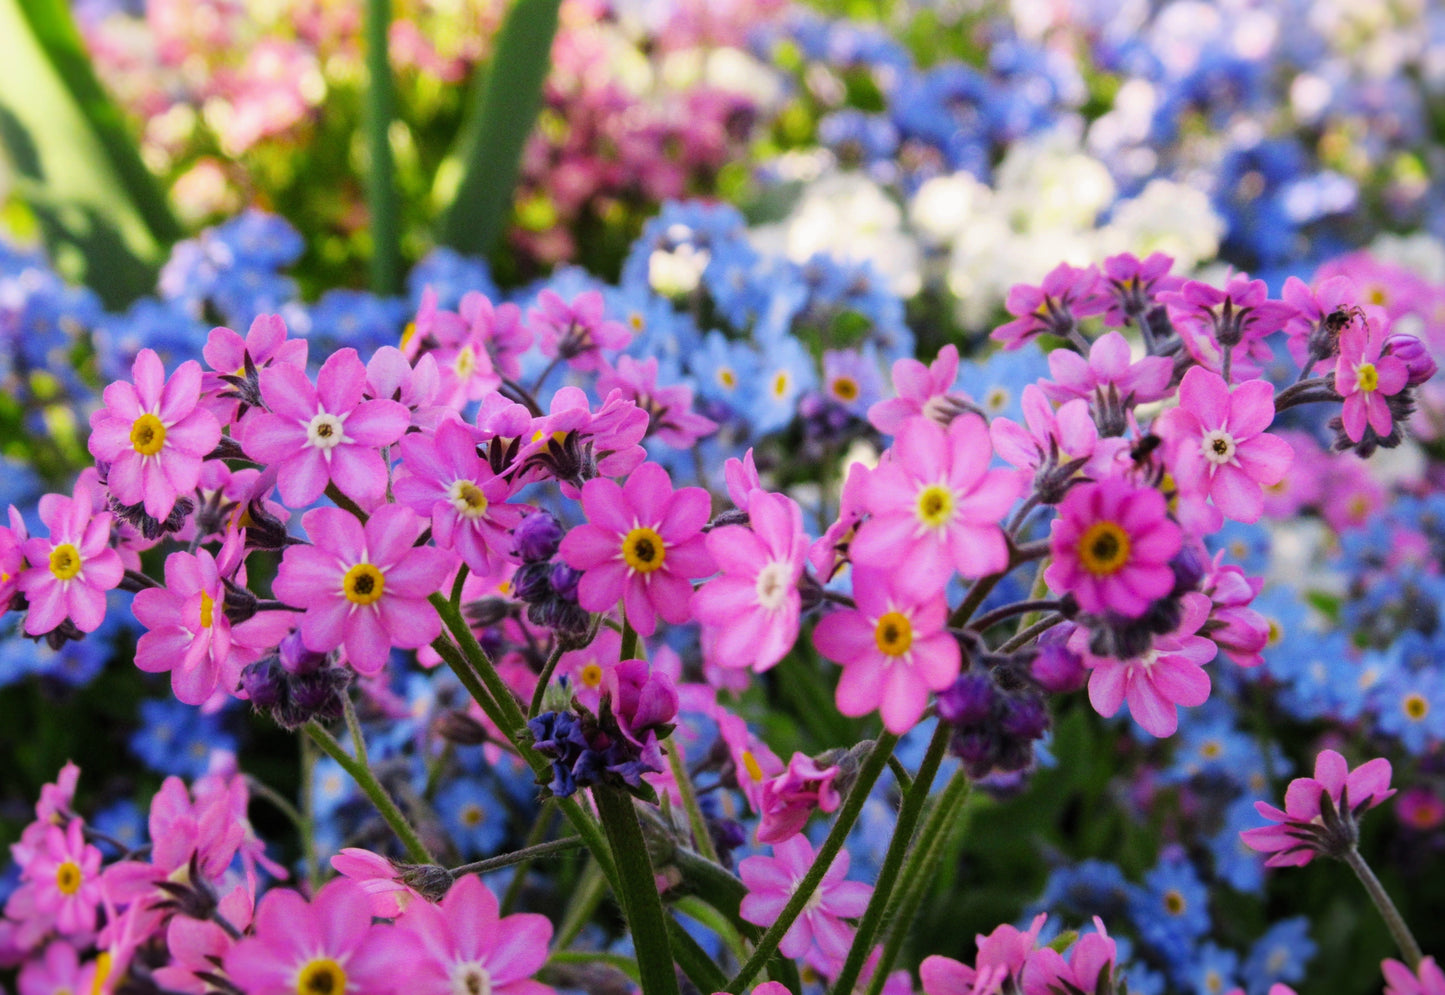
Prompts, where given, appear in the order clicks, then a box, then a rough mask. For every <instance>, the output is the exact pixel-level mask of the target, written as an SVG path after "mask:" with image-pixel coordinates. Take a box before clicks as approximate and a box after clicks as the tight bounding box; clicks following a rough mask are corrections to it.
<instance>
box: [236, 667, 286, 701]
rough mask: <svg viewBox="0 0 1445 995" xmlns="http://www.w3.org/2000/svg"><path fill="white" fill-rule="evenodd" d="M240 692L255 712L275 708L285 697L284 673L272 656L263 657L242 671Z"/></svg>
mask: <svg viewBox="0 0 1445 995" xmlns="http://www.w3.org/2000/svg"><path fill="white" fill-rule="evenodd" d="M241 690H242V691H244V692H245V694H246V697H247V698H248V699H250V701H251V706H252V707H253V708H255V709H256V710H257V711H265V710H267V709H271V708H275V707H276V706H277V705H279V704H281V701H282V700H283V699H284V698H285V697H286V672H285V671H284V670H282V669H281V667H280V665H279V664H278V663H277V662H276V658H275V657H274V656H268V657H263V658H262V659H260V660H257V661H255V662H254V663H248V664H246V666H245V668H244V669H242V671H241Z"/></svg>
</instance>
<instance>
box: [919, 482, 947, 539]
mask: <svg viewBox="0 0 1445 995" xmlns="http://www.w3.org/2000/svg"><path fill="white" fill-rule="evenodd" d="M952 518H953V492H952V491H951V490H949V489H948V488H947V487H944V486H943V485H942V484H929V485H928V486H927V487H925V488H923V490H921V491H919V492H918V520H919V521H920V522H922V523H923V524H924V525H926V526H928V527H929V528H930V529H937V528H941V527H942V526H944V525H947V524H948V522H949V520H950V519H952Z"/></svg>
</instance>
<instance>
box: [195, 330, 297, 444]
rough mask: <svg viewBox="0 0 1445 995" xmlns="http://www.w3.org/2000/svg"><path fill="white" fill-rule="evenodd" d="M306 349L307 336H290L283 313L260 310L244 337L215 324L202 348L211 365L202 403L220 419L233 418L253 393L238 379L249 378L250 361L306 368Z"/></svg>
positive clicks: (254, 364)
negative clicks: (299, 337)
mask: <svg viewBox="0 0 1445 995" xmlns="http://www.w3.org/2000/svg"><path fill="white" fill-rule="evenodd" d="M306 352H307V342H306V340H305V339H288V338H287V337H286V322H285V320H283V319H282V317H281V316H280V315H279V314H258V315H257V316H256V317H255V319H254V320H253V321H252V322H251V327H250V329H248V330H247V332H246V337H245V338H244V339H243V338H241V336H240V335H238V334H237V333H236V332H234V331H232V330H231V329H229V328H224V327H222V328H213V329H211V334H210V335H209V336H208V337H207V338H206V344H205V346H204V347H203V348H202V349H201V355H202V356H203V357H204V358H205V360H206V364H207V365H208V366H210V368H211V370H210V371H209V372H207V373H205V374H203V375H202V377H201V391H202V393H203V394H204V395H205V398H204V400H203V401H202V403H204V404H206V406H207V407H208V408H209V409H210V411H211V412H212V413H213V414H214V415H215V416H216V417H217V418H218V419H220V420H221V421H223V422H229V421H231V420H233V419H234V418H235V416H236V413H237V410H238V409H239V408H241V407H242V403H243V399H245V398H247V396H248V393H249V392H248V391H247V389H246V387H245V385H243V384H238V383H237V382H236V381H237V379H238V378H239V379H240V380H243V381H244V380H246V379H248V375H247V369H246V367H247V364H249V365H250V366H251V368H252V369H254V370H256V371H260V370H262V369H264V368H265V367H267V366H270V365H272V364H273V363H284V364H286V365H287V366H293V367H295V368H296V369H298V370H305V369H306ZM227 378H230V379H227ZM250 386H251V387H254V386H255V384H251V385H250ZM252 403H254V401H252Z"/></svg>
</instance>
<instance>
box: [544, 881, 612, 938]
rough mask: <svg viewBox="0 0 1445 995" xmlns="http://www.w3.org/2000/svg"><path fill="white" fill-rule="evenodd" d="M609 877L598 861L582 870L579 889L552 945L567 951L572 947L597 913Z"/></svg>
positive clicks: (574, 893) (575, 891)
mask: <svg viewBox="0 0 1445 995" xmlns="http://www.w3.org/2000/svg"><path fill="white" fill-rule="evenodd" d="M606 884H607V875H605V874H604V873H603V872H602V866H601V864H599V863H598V862H597V861H596V860H591V861H588V862H587V866H586V867H584V868H583V869H582V880H581V881H579V882H577V887H575V888H573V889H572V898H571V900H570V901H569V902H568V903H567V910H566V911H565V912H564V913H563V914H562V924H561V925H560V926H558V927H557V935H556V936H555V937H553V939H552V945H553V946H554V947H557V948H558V949H565V948H567V947H569V946H571V945H572V941H573V940H575V939H577V937H578V935H579V934H580V933H581V932H582V929H583V927H585V926H586V925H587V923H588V921H589V920H590V919H591V918H592V913H594V912H596V911H597V906H598V904H599V903H600V902H601V901H602V896H603V895H604V894H606Z"/></svg>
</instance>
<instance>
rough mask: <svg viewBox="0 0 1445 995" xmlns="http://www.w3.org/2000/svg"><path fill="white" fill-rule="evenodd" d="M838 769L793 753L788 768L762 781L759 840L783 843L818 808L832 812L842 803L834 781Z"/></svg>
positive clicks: (795, 833)
mask: <svg viewBox="0 0 1445 995" xmlns="http://www.w3.org/2000/svg"><path fill="white" fill-rule="evenodd" d="M837 776H838V768H837V767H836V766H833V767H820V766H818V763H817V761H815V760H814V759H813V758H812V757H810V756H808V755H806V754H803V753H794V754H793V759H791V760H789V761H788V769H787V770H785V771H783V773H781V774H779V775H778V776H776V777H773V778H769V779H768V780H766V781H764V782H763V791H762V804H761V805H760V806H759V812H760V814H761V815H762V820H761V821H760V822H759V823H758V842H759V843H781V842H783V841H784V840H787V839H791V838H792V837H794V836H796V835H798V833H800V832H802V831H803V827H804V826H805V825H807V823H808V817H809V816H810V815H812V814H813V813H814V812H815V811H818V812H832V811H833V810H834V809H836V808H837V807H838V805H839V804H840V803H841V802H842V800H843V798H842V796H841V795H839V794H838V789H837V788H835V787H834V786H833V781H834V780H835V779H836V778H837Z"/></svg>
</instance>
